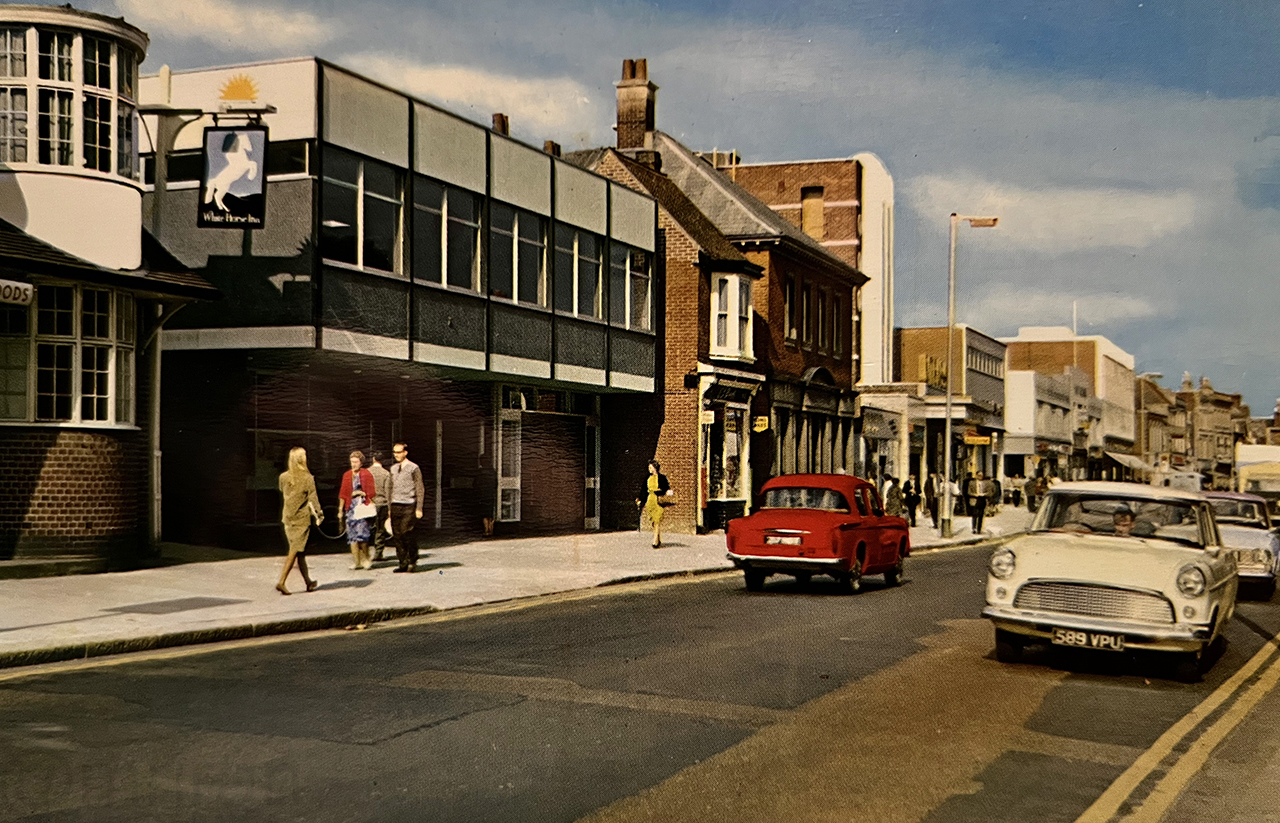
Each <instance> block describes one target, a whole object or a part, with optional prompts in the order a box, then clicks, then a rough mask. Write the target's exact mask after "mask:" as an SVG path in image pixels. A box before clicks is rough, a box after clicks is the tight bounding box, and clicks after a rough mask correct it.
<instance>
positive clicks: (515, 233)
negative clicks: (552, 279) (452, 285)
mask: <svg viewBox="0 0 1280 823" xmlns="http://www.w3.org/2000/svg"><path fill="white" fill-rule="evenodd" d="M495 207H496V208H502V209H506V210H509V211H510V213H511V226H510V228H505V227H500V226H498V225H497V224H496V223H494V217H493V214H494V209H495ZM548 222H549V221H548V220H547V218H546V217H544V216H542V215H540V214H537V213H535V212H531V211H529V210H527V209H522V208H519V207H518V206H514V205H512V204H510V203H504V202H501V201H498V200H495V201H493V202H491V203H490V204H489V231H488V237H489V244H490V245H489V249H490V253H489V297H491V298H493V299H495V300H500V301H502V302H509V303H514V304H516V305H520V306H535V307H537V308H546V307H547V303H548V292H547V224H548ZM530 225H532V226H533V232H532V235H531V236H528V237H527V236H525V231H526V227H527V226H530ZM533 236H536V238H537V239H536V240H535V239H532V238H533ZM502 238H505V240H506V242H508V243H509V244H510V261H511V271H510V272H507V273H506V274H508V275H510V284H511V293H510V294H500V293H498V292H496V291H494V264H495V262H496V261H498V260H500V259H503V258H502V257H500V256H499V255H497V254H495V253H494V252H493V249H494V248H495V246H494V244H495V243H498V244H501V243H502V242H503V240H502ZM525 254H530V255H532V259H533V260H534V261H535V262H536V263H537V273H536V275H535V283H534V284H533V291H534V299H533V300H526V299H524V298H523V297H522V296H521V295H522V293H523V292H524V287H525V285H526V283H525V278H522V277H521V272H522V268H523V267H522V265H521V263H522V261H524V260H525V259H526V258H525V257H524V256H523V255H525Z"/></svg>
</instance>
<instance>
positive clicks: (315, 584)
mask: <svg viewBox="0 0 1280 823" xmlns="http://www.w3.org/2000/svg"><path fill="white" fill-rule="evenodd" d="M318 588H320V583H319V581H317V580H308V581H307V591H309V592H313V591H315V590H316V589H318Z"/></svg>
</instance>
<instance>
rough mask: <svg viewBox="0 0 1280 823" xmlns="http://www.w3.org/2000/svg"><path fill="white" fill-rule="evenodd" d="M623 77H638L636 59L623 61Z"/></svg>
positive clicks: (633, 78)
mask: <svg viewBox="0 0 1280 823" xmlns="http://www.w3.org/2000/svg"><path fill="white" fill-rule="evenodd" d="M622 79H623V80H635V79H636V61H634V60H623V61H622Z"/></svg>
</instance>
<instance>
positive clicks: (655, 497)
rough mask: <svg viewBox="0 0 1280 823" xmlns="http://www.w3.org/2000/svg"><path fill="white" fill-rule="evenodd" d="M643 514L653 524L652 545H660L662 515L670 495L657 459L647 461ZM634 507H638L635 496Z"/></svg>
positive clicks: (669, 486)
mask: <svg viewBox="0 0 1280 823" xmlns="http://www.w3.org/2000/svg"><path fill="white" fill-rule="evenodd" d="M642 493H643V494H644V508H643V511H644V514H645V516H646V517H648V518H649V522H650V523H652V524H653V547H654V548H655V549H657V548H661V546H662V515H663V513H664V512H665V511H666V508H667V506H670V505H671V501H670V500H664V499H662V498H669V497H670V496H671V484H670V483H669V482H667V476H666V475H665V474H663V473H662V465H661V464H660V463H658V461H657V460H650V461H649V476H648V477H646V478H645V481H644V491H643V492H642ZM636 507H637V508H640V498H639V497H637V498H636Z"/></svg>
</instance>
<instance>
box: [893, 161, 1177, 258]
mask: <svg viewBox="0 0 1280 823" xmlns="http://www.w3.org/2000/svg"><path fill="white" fill-rule="evenodd" d="M904 188H905V189H906V191H907V193H908V198H907V199H908V201H909V202H910V205H911V206H912V208H914V209H915V211H916V212H917V213H918V214H919V215H920V217H921V218H922V219H923V220H926V221H930V220H932V221H934V222H936V223H937V224H938V225H943V224H944V221H943V220H942V219H940V216H941V215H947V214H950V213H951V212H953V211H957V212H960V213H961V214H975V215H995V216H997V217H999V218H1000V225H999V227H998V230H999V232H1000V234H1001V238H1000V241H1001V244H1002V245H1006V246H1009V247H1017V248H1023V249H1029V250H1033V251H1038V252H1044V253H1058V252H1072V251H1079V250H1084V249H1095V248H1124V249H1141V248H1145V247H1147V246H1149V245H1151V244H1152V243H1154V242H1155V241H1157V240H1160V239H1162V238H1165V237H1168V236H1170V235H1173V234H1176V233H1178V232H1180V231H1182V230H1184V229H1186V228H1187V227H1188V226H1190V225H1191V224H1192V222H1193V220H1194V218H1195V206H1196V197H1195V196H1194V195H1193V194H1192V193H1191V192H1189V191H1169V192H1154V193H1153V192H1141V191H1125V190H1123V189H1120V188H1088V189H1085V188H1061V187H1056V188H1055V187H1047V186H1046V187H1043V188H1040V187H1026V186H1017V185H1012V184H1009V183H999V182H995V181H992V180H986V179H982V178H980V177H978V176H976V175H963V174H962V175H955V176H944V175H936V174H935V175H923V176H921V177H917V178H915V179H914V180H910V181H907V185H906V186H904Z"/></svg>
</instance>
